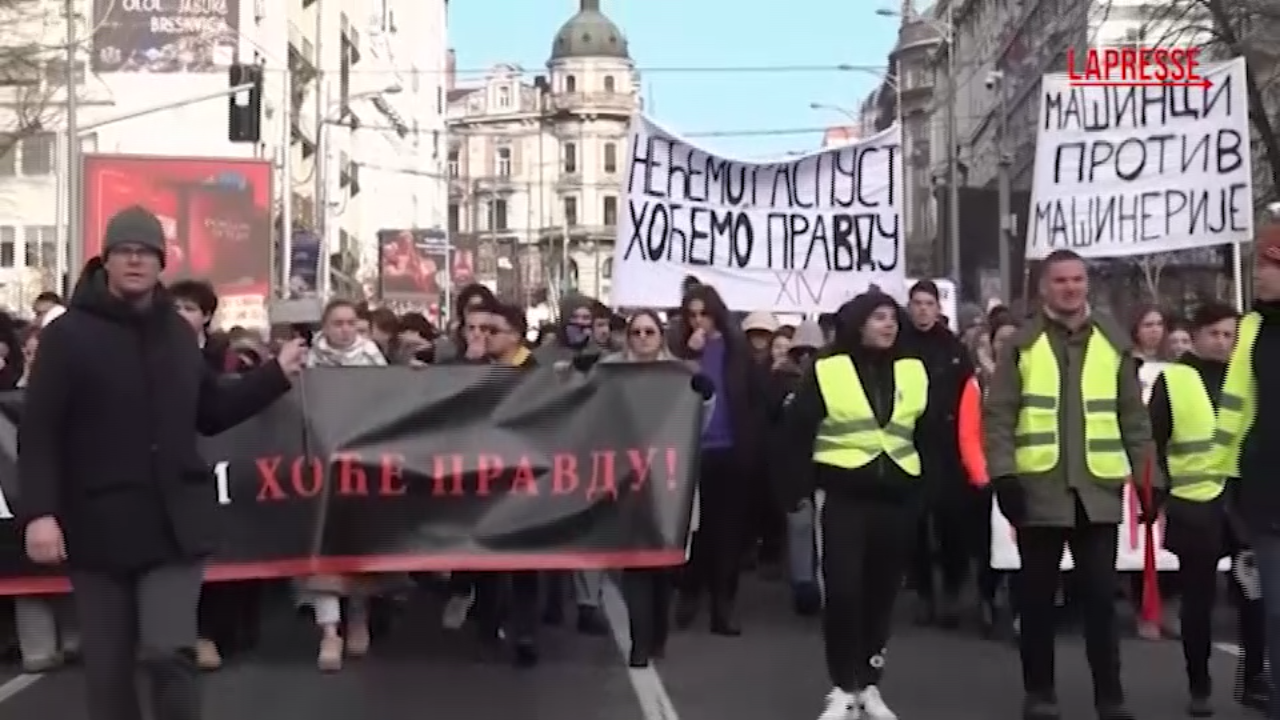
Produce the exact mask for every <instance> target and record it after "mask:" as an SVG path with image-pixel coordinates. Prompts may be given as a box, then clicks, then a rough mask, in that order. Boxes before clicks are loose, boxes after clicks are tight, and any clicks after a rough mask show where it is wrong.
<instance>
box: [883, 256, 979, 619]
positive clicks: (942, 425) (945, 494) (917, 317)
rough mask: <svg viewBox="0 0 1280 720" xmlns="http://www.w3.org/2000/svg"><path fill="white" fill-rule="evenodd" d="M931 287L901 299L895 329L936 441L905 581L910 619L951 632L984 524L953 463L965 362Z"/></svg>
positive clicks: (968, 374)
mask: <svg viewBox="0 0 1280 720" xmlns="http://www.w3.org/2000/svg"><path fill="white" fill-rule="evenodd" d="M940 297H941V294H940V293H939V291H938V284H937V283H935V282H933V281H932V280H921V281H919V282H917V283H916V284H915V285H912V286H911V290H910V292H909V293H908V303H907V314H908V316H909V319H910V322H908V323H904V325H903V328H902V346H903V348H904V351H905V352H907V353H909V354H911V355H914V356H915V357H917V358H920V360H921V361H922V362H923V363H924V366H925V370H926V372H928V373H929V407H931V408H933V409H934V412H932V413H930V417H928V418H926V419H925V422H932V423H934V427H931V428H928V430H929V437H931V438H937V439H936V440H935V441H934V442H930V443H927V444H926V445H925V446H924V447H922V448H921V449H920V452H921V455H922V456H923V457H924V467H925V478H924V485H925V489H926V500H925V502H926V504H927V507H926V512H925V513H924V514H923V515H921V518H920V527H919V528H917V537H916V547H915V558H914V562H913V567H912V581H913V583H914V585H915V591H916V595H917V597H918V601H919V606H918V607H917V608H916V611H917V620H918V621H919V622H922V623H931V622H934V621H937V622H938V623H940V624H941V625H942V626H943V627H948V628H954V627H956V626H957V625H958V624H959V622H960V590H961V588H962V587H963V586H964V582H965V580H966V579H967V576H968V574H969V566H970V565H973V564H975V563H976V561H977V559H978V558H985V557H986V552H985V548H982V547H980V546H979V541H980V539H981V538H982V537H983V533H982V529H983V528H982V524H990V523H989V520H988V517H987V516H986V515H983V514H982V512H980V509H981V500H982V496H981V495H980V494H979V493H977V492H975V491H974V490H973V488H972V486H970V485H969V483H968V480H967V477H966V475H965V472H964V465H963V464H962V463H961V462H960V445H959V442H958V440H957V438H956V433H955V427H956V423H957V419H956V418H957V413H958V412H959V408H960V394H961V393H962V392H963V390H964V387H965V385H966V384H967V383H968V382H969V380H970V378H972V377H973V363H972V361H971V360H970V358H969V353H968V351H966V350H965V347H964V344H963V343H962V342H960V338H958V337H956V335H955V333H953V332H951V329H950V328H949V327H947V323H946V321H945V320H944V319H943V318H942V314H941V311H942V306H941V304H940V303H939V300H940ZM935 560H936V561H937V562H936V564H937V565H938V566H939V567H938V568H937V569H939V570H941V575H942V597H941V598H939V597H938V594H937V592H936V590H935V584H934V571H935Z"/></svg>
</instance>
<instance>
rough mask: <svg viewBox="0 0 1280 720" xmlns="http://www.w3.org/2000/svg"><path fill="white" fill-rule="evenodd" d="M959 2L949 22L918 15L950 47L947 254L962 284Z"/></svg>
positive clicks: (880, 11) (950, 6) (885, 11)
mask: <svg viewBox="0 0 1280 720" xmlns="http://www.w3.org/2000/svg"><path fill="white" fill-rule="evenodd" d="M955 2H956V0H949V1H948V2H947V16H946V19H945V20H937V19H934V18H931V17H927V16H924V15H918V16H914V17H913V18H912V19H918V20H920V21H921V22H923V23H925V24H926V25H928V26H929V27H931V28H933V29H934V30H936V31H937V32H938V35H940V36H941V37H942V42H943V44H944V45H946V48H947V83H948V86H947V90H948V93H947V94H948V96H949V97H947V102H946V105H947V114H946V135H947V254H948V255H949V256H950V260H951V274H952V280H953V281H954V282H955V283H956V285H957V286H959V285H960V282H961V279H960V158H959V157H957V155H956V136H957V133H958V130H957V128H956V122H957V118H956V95H957V93H956V87H957V84H956V42H955V41H956V37H955V23H954V22H953V19H954V5H955ZM875 12H876V15H879V16H880V17H896V18H901V17H902V14H901V13H899V12H896V11H894V10H890V9H889V8H877V9H876V11H875Z"/></svg>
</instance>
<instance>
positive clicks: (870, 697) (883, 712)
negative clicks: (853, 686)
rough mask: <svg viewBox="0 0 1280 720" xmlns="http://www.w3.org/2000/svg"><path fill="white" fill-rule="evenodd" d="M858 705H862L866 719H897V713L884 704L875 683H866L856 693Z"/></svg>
mask: <svg viewBox="0 0 1280 720" xmlns="http://www.w3.org/2000/svg"><path fill="white" fill-rule="evenodd" d="M857 702H858V705H859V706H861V707H862V712H863V713H865V715H866V718H867V720H898V714H897V713H895V712H894V711H892V710H890V709H889V706H888V705H885V704H884V698H882V697H880V688H878V687H876V686H875V685H868V686H867V687H865V688H863V689H862V692H860V693H858V698H857Z"/></svg>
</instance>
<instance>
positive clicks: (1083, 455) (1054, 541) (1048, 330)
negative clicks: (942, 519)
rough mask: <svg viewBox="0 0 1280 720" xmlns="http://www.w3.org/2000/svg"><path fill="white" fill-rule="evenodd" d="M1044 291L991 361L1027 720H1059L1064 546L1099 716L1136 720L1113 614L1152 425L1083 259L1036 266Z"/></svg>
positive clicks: (994, 469)
mask: <svg viewBox="0 0 1280 720" xmlns="http://www.w3.org/2000/svg"><path fill="white" fill-rule="evenodd" d="M1039 289H1040V301H1041V310H1040V311H1039V312H1038V313H1037V314H1036V316H1035V317H1034V318H1032V319H1030V320H1029V321H1028V322H1027V323H1026V324H1025V325H1024V326H1023V327H1022V328H1021V329H1020V330H1019V331H1018V332H1017V333H1016V334H1015V335H1014V336H1013V338H1011V339H1010V342H1008V343H1007V344H1006V345H1005V346H1004V348H1003V351H1002V352H1001V353H1000V356H999V357H998V358H997V359H996V371H995V374H994V375H993V377H992V378H991V382H990V389H989V394H988V397H987V401H986V407H985V408H984V412H983V423H984V430H985V434H986V443H985V444H986V452H987V463H988V469H989V472H990V475H991V477H992V483H991V484H992V487H993V488H994V489H995V493H996V500H997V502H998V503H999V506H1000V510H1001V511H1002V512H1003V513H1004V515H1005V517H1006V518H1008V520H1009V522H1010V523H1011V524H1012V525H1013V526H1014V527H1015V528H1016V529H1017V544H1018V553H1019V555H1020V556H1021V563H1022V564H1021V570H1019V573H1018V582H1017V589H1018V591H1017V593H1016V595H1017V597H1016V604H1017V609H1018V614H1019V617H1020V619H1021V632H1020V634H1019V645H1020V650H1021V654H1022V678H1023V688H1024V690H1025V691H1026V698H1025V701H1024V705H1023V717H1024V718H1025V720H1057V719H1058V718H1059V716H1060V714H1059V710H1058V702H1057V696H1056V693H1055V690H1054V634H1055V627H1054V622H1055V612H1054V596H1055V595H1056V593H1057V590H1058V582H1059V577H1060V572H1059V567H1060V565H1059V563H1060V562H1061V560H1062V550H1063V545H1064V544H1065V545H1067V546H1069V547H1070V549H1071V555H1072V558H1073V559H1074V561H1075V578H1074V580H1077V581H1078V583H1079V584H1078V586H1077V587H1078V592H1079V595H1078V597H1079V600H1080V603H1081V608H1082V610H1083V613H1084V626H1085V643H1086V648H1087V655H1088V658H1089V665H1090V669H1091V670H1092V675H1093V679H1094V703H1095V705H1096V707H1097V712H1098V718H1099V720H1129V719H1130V718H1131V717H1132V715H1131V714H1130V713H1129V711H1128V709H1127V708H1126V706H1125V702H1124V691H1123V689H1122V687H1121V683H1120V640H1119V634H1118V630H1117V628H1116V617H1115V594H1116V582H1117V573H1116V549H1117V542H1118V540H1119V532H1118V530H1117V527H1116V526H1117V525H1118V524H1119V523H1120V521H1121V515H1122V507H1123V505H1122V502H1121V491H1122V490H1123V489H1124V485H1125V483H1126V482H1127V481H1128V478H1129V477H1130V474H1131V472H1132V470H1133V468H1137V467H1141V463H1142V462H1143V459H1144V457H1145V456H1146V451H1147V449H1148V447H1149V445H1150V442H1151V424H1150V422H1149V420H1148V417H1147V409H1146V406H1145V405H1144V404H1143V402H1142V390H1141V387H1140V385H1139V383H1138V371H1137V367H1136V365H1135V364H1134V363H1135V361H1134V360H1133V359H1132V358H1130V356H1129V352H1128V350H1129V340H1128V337H1127V335H1126V334H1125V333H1124V331H1123V330H1121V329H1120V328H1119V327H1118V326H1117V325H1116V324H1115V322H1114V321H1112V320H1111V319H1109V318H1105V317H1102V316H1100V315H1098V314H1096V313H1093V312H1092V311H1091V310H1090V307H1089V303H1088V292H1089V276H1088V270H1087V268H1086V266H1085V263H1084V260H1082V259H1081V258H1080V256H1079V255H1077V254H1076V253H1074V252H1072V251H1070V250H1057V251H1054V252H1053V253H1051V254H1050V255H1049V256H1048V257H1046V258H1045V259H1044V261H1043V262H1042V263H1041V268H1040V284H1039ZM1152 474H1153V475H1159V473H1158V472H1153V473H1152ZM1154 482H1156V483H1157V484H1160V483H1162V482H1163V480H1162V479H1161V478H1156V479H1155V480H1154Z"/></svg>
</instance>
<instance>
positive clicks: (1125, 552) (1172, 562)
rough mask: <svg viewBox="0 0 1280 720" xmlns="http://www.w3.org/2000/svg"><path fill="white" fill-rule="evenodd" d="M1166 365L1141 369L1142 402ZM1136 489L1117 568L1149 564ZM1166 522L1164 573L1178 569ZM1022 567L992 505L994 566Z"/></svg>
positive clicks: (1125, 514)
mask: <svg viewBox="0 0 1280 720" xmlns="http://www.w3.org/2000/svg"><path fill="white" fill-rule="evenodd" d="M1167 367H1169V363H1165V362H1147V363H1143V364H1142V367H1140V368H1139V369H1138V381H1139V382H1140V383H1142V401H1143V402H1148V403H1149V402H1151V390H1152V388H1154V387H1155V384H1156V380H1157V379H1158V378H1159V377H1160V373H1162V372H1164V369H1165V368H1167ZM1136 492H1137V491H1136V490H1135V488H1134V487H1133V486H1132V485H1128V486H1126V487H1125V489H1124V495H1123V496H1122V502H1123V504H1124V507H1123V510H1121V515H1120V517H1121V518H1122V520H1121V521H1120V526H1119V527H1118V528H1117V529H1116V532H1118V533H1119V535H1120V541H1119V543H1118V544H1117V545H1116V569H1117V570H1124V571H1138V570H1142V568H1143V566H1144V565H1145V564H1146V553H1147V531H1146V530H1145V529H1144V528H1143V527H1142V523H1141V522H1139V517H1138V510H1139V508H1140V507H1141V503H1139V502H1138V498H1137V496H1136V495H1135V493H1136ZM1164 525H1165V520H1164V518H1160V520H1159V521H1158V522H1157V523H1156V524H1155V527H1154V528H1153V530H1154V532H1153V533H1152V536H1153V537H1154V538H1155V543H1156V569H1157V570H1160V571H1161V572H1164V571H1168V570H1177V569H1178V556H1177V555H1174V554H1173V553H1171V552H1169V551H1168V550H1165V549H1164ZM1021 566H1022V559H1021V557H1020V556H1019V555H1018V545H1017V541H1016V539H1015V533H1014V530H1013V526H1011V525H1010V524H1009V521H1008V520H1007V519H1005V516H1004V515H1003V514H1002V513H1001V512H1000V509H999V507H997V506H994V505H993V506H992V508H991V567H993V568H995V569H996V570H1017V569H1018V568H1019V567H1021ZM1073 567H1075V561H1074V560H1073V559H1072V557H1071V550H1070V549H1065V550H1063V553H1062V569H1063V570H1070V569H1072V568H1073ZM1218 569H1219V570H1222V571H1226V570H1229V569H1231V560H1230V559H1229V558H1223V559H1222V560H1220V561H1219V562H1218Z"/></svg>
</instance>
